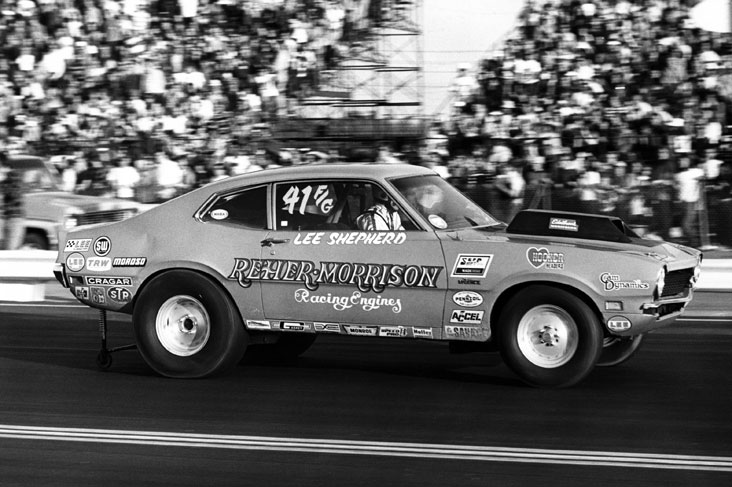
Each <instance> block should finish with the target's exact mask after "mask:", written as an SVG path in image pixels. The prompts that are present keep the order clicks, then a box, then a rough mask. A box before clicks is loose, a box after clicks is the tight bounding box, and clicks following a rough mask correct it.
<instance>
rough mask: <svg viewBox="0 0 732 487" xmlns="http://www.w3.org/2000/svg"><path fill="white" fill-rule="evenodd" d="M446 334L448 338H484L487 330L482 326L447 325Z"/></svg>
mask: <svg viewBox="0 0 732 487" xmlns="http://www.w3.org/2000/svg"><path fill="white" fill-rule="evenodd" d="M445 335H447V337H448V338H458V339H460V340H483V339H484V337H485V332H484V331H483V329H482V328H474V327H470V326H446V327H445Z"/></svg>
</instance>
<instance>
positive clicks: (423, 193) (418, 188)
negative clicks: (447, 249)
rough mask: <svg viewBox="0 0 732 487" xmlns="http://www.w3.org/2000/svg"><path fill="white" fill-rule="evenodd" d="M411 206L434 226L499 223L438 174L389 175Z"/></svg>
mask: <svg viewBox="0 0 732 487" xmlns="http://www.w3.org/2000/svg"><path fill="white" fill-rule="evenodd" d="M391 182H392V184H394V186H395V187H396V188H397V190H399V192H400V193H401V194H402V196H404V198H406V200H407V201H408V202H409V204H410V205H411V206H412V208H414V209H416V210H417V211H418V212H419V213H421V214H422V216H424V217H425V218H426V219H427V220H428V221H429V222H430V224H431V225H432V226H433V227H434V228H436V229H438V230H455V229H458V228H468V227H482V226H493V225H499V224H500V222H499V221H498V220H496V219H495V218H493V217H492V216H491V215H489V214H488V213H486V211H485V210H483V209H482V208H481V207H480V206H478V205H477V204H475V203H473V202H472V201H471V200H470V199H468V197H467V196H465V195H464V194H462V193H461V192H460V191H458V190H457V189H455V188H454V187H453V186H451V185H450V183H448V182H447V181H445V180H444V179H442V178H441V177H440V176H438V175H434V176H431V175H430V176H411V177H407V178H400V179H393V180H391Z"/></svg>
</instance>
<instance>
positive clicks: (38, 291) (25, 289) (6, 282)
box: [0, 250, 56, 302]
mask: <svg viewBox="0 0 732 487" xmlns="http://www.w3.org/2000/svg"><path fill="white" fill-rule="evenodd" d="M55 261H56V251H55V250H48V251H46V250H6V251H2V252H0V301H20V302H34V301H43V300H44V299H45V296H46V283H48V282H51V281H55V280H56V278H55V277H54V276H53V263H54V262H55Z"/></svg>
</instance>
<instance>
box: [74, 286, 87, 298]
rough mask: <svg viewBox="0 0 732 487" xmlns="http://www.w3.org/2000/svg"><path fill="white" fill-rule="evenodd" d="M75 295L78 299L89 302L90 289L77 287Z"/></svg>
mask: <svg viewBox="0 0 732 487" xmlns="http://www.w3.org/2000/svg"><path fill="white" fill-rule="evenodd" d="M74 294H75V295H76V297H77V298H78V299H83V300H85V301H88V300H89V288H88V287H86V286H76V287H75V288H74Z"/></svg>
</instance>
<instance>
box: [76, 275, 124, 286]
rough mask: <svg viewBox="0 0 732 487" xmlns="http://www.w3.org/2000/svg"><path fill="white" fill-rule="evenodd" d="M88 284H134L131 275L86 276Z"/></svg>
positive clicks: (85, 279)
mask: <svg viewBox="0 0 732 487" xmlns="http://www.w3.org/2000/svg"><path fill="white" fill-rule="evenodd" d="M84 281H85V282H86V284H87V286H127V287H129V286H132V278H130V277H107V276H86V277H84Z"/></svg>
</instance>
